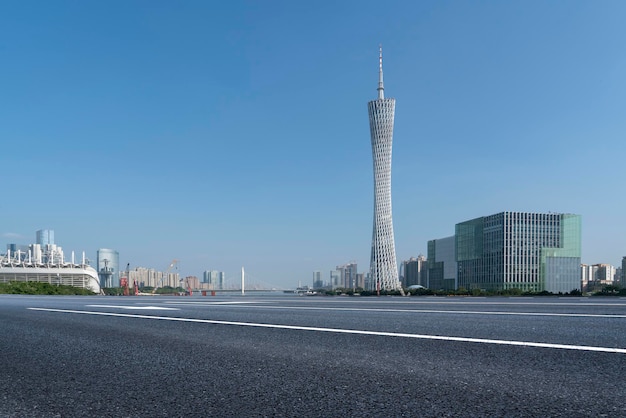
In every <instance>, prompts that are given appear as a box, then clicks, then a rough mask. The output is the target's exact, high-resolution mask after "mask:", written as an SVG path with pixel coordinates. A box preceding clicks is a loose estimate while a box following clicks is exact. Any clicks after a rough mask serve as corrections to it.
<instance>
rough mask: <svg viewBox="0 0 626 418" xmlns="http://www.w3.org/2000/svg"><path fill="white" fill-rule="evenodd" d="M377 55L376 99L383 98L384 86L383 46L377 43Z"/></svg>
mask: <svg viewBox="0 0 626 418" xmlns="http://www.w3.org/2000/svg"><path fill="white" fill-rule="evenodd" d="M379 48H380V50H379V55H378V99H379V100H381V99H384V98H385V86H384V85H383V46H382V44H381V45H379Z"/></svg>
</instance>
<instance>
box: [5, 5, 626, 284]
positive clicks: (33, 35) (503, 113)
mask: <svg viewBox="0 0 626 418" xmlns="http://www.w3.org/2000/svg"><path fill="white" fill-rule="evenodd" d="M625 21H626V3H624V2H622V1H602V2H592V1H509V2H499V1H476V2H467V1H421V2H412V1H387V2H379V1H378V2H373V1H343V2H331V1H319V2H297V1H250V2H245V1H229V2H217V1H215V2H211V1H185V2H175V1H107V2H81V1H55V2H48V1H40V2H34V1H19V2H18V1H13V2H3V3H2V4H1V5H0V56H1V57H2V59H1V60H0V92H1V93H0V167H1V169H2V173H3V175H2V180H0V181H1V182H2V184H3V190H4V193H3V197H2V199H0V219H1V220H2V221H0V225H1V228H0V234H2V235H1V236H0V245H1V247H0V248H4V247H5V244H6V243H13V242H16V243H20V244H29V243H32V242H34V239H35V231H36V230H37V229H42V228H48V229H54V230H55V236H56V237H55V238H56V241H57V243H58V244H60V245H62V246H63V247H64V249H65V250H66V251H71V250H74V251H76V252H80V251H83V250H84V251H86V252H87V256H88V257H89V258H90V259H92V260H94V263H95V258H96V250H97V249H98V248H114V249H117V250H118V251H119V252H120V264H122V265H126V263H130V265H131V267H136V266H144V267H152V268H156V269H159V270H164V269H165V268H167V266H168V265H169V263H170V261H171V260H172V259H174V258H176V259H179V260H180V263H179V273H181V274H182V275H197V276H201V274H202V272H203V271H204V270H209V269H215V270H222V271H225V272H226V275H227V277H228V278H229V279H231V280H233V281H236V280H237V278H238V276H239V272H240V269H241V266H245V268H246V276H247V277H248V278H249V280H250V281H251V282H254V283H258V284H265V285H275V286H285V287H288V286H289V287H293V286H295V285H297V284H298V282H299V281H301V282H302V283H303V284H305V283H310V282H311V280H312V271H314V270H321V271H323V272H324V277H325V278H326V279H327V278H328V277H327V276H328V271H330V270H331V269H334V267H335V266H337V265H340V264H344V263H347V262H351V261H355V262H357V263H358V265H359V271H361V272H366V271H367V269H368V268H369V250H370V244H371V233H372V231H371V228H372V211H373V179H372V160H371V147H370V138H369V125H368V117H367V101H369V100H372V99H374V98H375V97H376V87H377V76H378V74H377V70H378V45H379V44H382V45H383V53H384V69H385V94H386V96H387V97H394V98H396V101H397V102H396V126H395V133H394V147H393V170H392V195H393V211H394V212H393V216H394V227H395V228H394V229H395V235H396V251H397V255H398V261H399V262H400V261H401V260H403V259H408V258H409V257H411V256H417V255H418V254H420V253H424V254H425V253H426V242H427V241H428V240H429V239H433V238H442V237H446V236H450V235H452V234H453V232H454V224H455V223H457V222H461V221H465V220H468V219H472V218H475V217H478V216H483V215H489V214H493V213H497V212H501V211H505V210H510V211H539V212H548V211H551V212H566V213H577V214H580V215H582V219H583V257H582V261H583V262H584V263H600V262H606V263H611V264H614V265H618V264H619V263H620V262H621V257H622V256H623V255H626V224H625V222H624V218H625V217H624V209H623V208H624V205H625V203H626V197H624V196H625V195H624V191H623V180H624V178H625V170H624V158H625V155H626V141H625V139H626V118H625V117H624V115H625V114H626V112H625V110H626V54H624V45H626V30H624V22H625ZM2 241H4V242H2Z"/></svg>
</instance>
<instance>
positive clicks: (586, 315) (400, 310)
mask: <svg viewBox="0 0 626 418" xmlns="http://www.w3.org/2000/svg"><path fill="white" fill-rule="evenodd" d="M165 303H167V304H169V305H186V304H189V303H193V304H202V302H165ZM245 307H246V308H263V309H292V310H310V311H359V312H394V313H397V312H402V313H404V312H406V313H443V314H473V315H519V316H566V317H567V316H569V317H586V318H626V314H624V315H615V314H582V313H548V312H498V311H455V310H448V311H444V310H434V309H385V308H321V307H316V306H267V305H262V306H250V305H248V306H245Z"/></svg>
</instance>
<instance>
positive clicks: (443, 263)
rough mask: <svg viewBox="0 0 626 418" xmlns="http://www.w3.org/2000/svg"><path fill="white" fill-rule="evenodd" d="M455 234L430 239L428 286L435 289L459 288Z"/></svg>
mask: <svg viewBox="0 0 626 418" xmlns="http://www.w3.org/2000/svg"><path fill="white" fill-rule="evenodd" d="M454 238H455V237H454V236H451V237H447V238H441V239H434V240H431V241H428V264H427V265H428V285H427V286H426V287H428V288H429V289H434V290H441V289H443V290H451V289H456V288H457V262H456V251H455V245H454V242H455V241H454Z"/></svg>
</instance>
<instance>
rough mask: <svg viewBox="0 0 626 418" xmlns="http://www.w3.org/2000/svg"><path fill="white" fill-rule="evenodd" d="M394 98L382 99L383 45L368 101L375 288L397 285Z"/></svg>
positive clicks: (392, 288)
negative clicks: (393, 202) (374, 88)
mask: <svg viewBox="0 0 626 418" xmlns="http://www.w3.org/2000/svg"><path fill="white" fill-rule="evenodd" d="M395 109H396V100H395V99H385V88H384V85H383V49H382V47H381V48H380V55H379V69H378V98H377V99H376V100H372V101H371V102H368V103H367V110H368V113H369V119H370V136H371V139H372V158H373V161H374V229H373V232H372V254H371V257H370V275H371V279H372V282H373V283H374V286H376V289H383V290H395V289H400V288H401V285H400V280H399V279H398V265H397V263H396V246H395V242H394V238H393V220H392V217H391V146H392V143H393V121H394V112H395Z"/></svg>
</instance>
